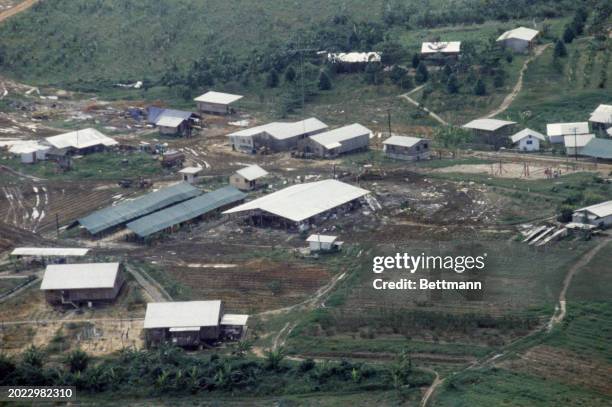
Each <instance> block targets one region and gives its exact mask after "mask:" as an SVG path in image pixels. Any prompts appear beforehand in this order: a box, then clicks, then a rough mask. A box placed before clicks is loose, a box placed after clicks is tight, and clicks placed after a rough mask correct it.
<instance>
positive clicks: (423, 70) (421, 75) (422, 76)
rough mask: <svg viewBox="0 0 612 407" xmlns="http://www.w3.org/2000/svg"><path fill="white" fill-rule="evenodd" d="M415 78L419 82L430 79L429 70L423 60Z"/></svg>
mask: <svg viewBox="0 0 612 407" xmlns="http://www.w3.org/2000/svg"><path fill="white" fill-rule="evenodd" d="M414 79H415V80H416V83H418V84H421V83H425V82H427V80H428V79H429V72H428V71H427V66H425V64H424V63H423V62H421V63H419V66H418V67H417V70H416V74H415V76H414Z"/></svg>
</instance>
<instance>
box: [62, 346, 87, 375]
mask: <svg viewBox="0 0 612 407" xmlns="http://www.w3.org/2000/svg"><path fill="white" fill-rule="evenodd" d="M66 364H67V365H68V366H69V367H70V372H72V373H75V372H82V371H84V370H85V369H87V365H88V364H89V355H88V354H87V353H85V352H83V351H82V350H81V349H77V350H75V351H73V352H70V353H69V354H68V357H67V358H66Z"/></svg>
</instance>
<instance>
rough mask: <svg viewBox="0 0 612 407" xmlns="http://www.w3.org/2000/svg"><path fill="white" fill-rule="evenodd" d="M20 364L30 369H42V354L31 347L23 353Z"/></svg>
mask: <svg viewBox="0 0 612 407" xmlns="http://www.w3.org/2000/svg"><path fill="white" fill-rule="evenodd" d="M22 362H23V363H24V364H26V365H29V366H32V367H42V365H43V362H44V355H43V352H42V351H41V350H40V349H39V348H37V347H36V346H33V345H31V346H30V347H28V348H27V349H26V350H25V352H24V353H23V355H22Z"/></svg>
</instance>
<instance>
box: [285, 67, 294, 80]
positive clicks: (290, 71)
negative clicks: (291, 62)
mask: <svg viewBox="0 0 612 407" xmlns="http://www.w3.org/2000/svg"><path fill="white" fill-rule="evenodd" d="M296 76H297V74H296V73H295V69H293V67H292V66H290V67H289V68H287V69H286V70H285V82H293V81H294V80H295V77H296Z"/></svg>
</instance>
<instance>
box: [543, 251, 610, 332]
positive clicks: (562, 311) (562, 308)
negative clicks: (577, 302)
mask: <svg viewBox="0 0 612 407" xmlns="http://www.w3.org/2000/svg"><path fill="white" fill-rule="evenodd" d="M611 241H612V239H604V240H602V241H601V242H599V243H598V244H597V246H595V247H593V248H592V249H591V250H589V251H588V252H586V253H585V254H584V255H583V256H582V257H581V258H580V260H578V262H576V264H574V265H573V266H572V267H571V268H570V269H569V271H568V272H567V274H566V276H565V279H564V280H563V288H562V289H561V292H560V293H559V304H558V305H557V306H556V307H555V313H554V314H553V316H552V317H551V318H550V321H549V322H548V325H547V327H546V330H547V331H548V332H550V331H552V329H553V328H554V327H555V326H556V325H558V324H559V323H561V322H562V321H563V319H564V318H565V315H566V313H567V304H566V303H567V300H566V294H567V289H568V288H569V286H570V284H571V282H572V278H573V277H574V275H575V274H576V273H577V272H578V271H580V269H581V268H582V267H584V266H586V265H587V264H589V262H590V261H591V260H592V259H593V257H595V255H596V254H597V253H599V251H600V250H601V249H603V248H604V246H606V245H607V244H608V243H610V242H611Z"/></svg>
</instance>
